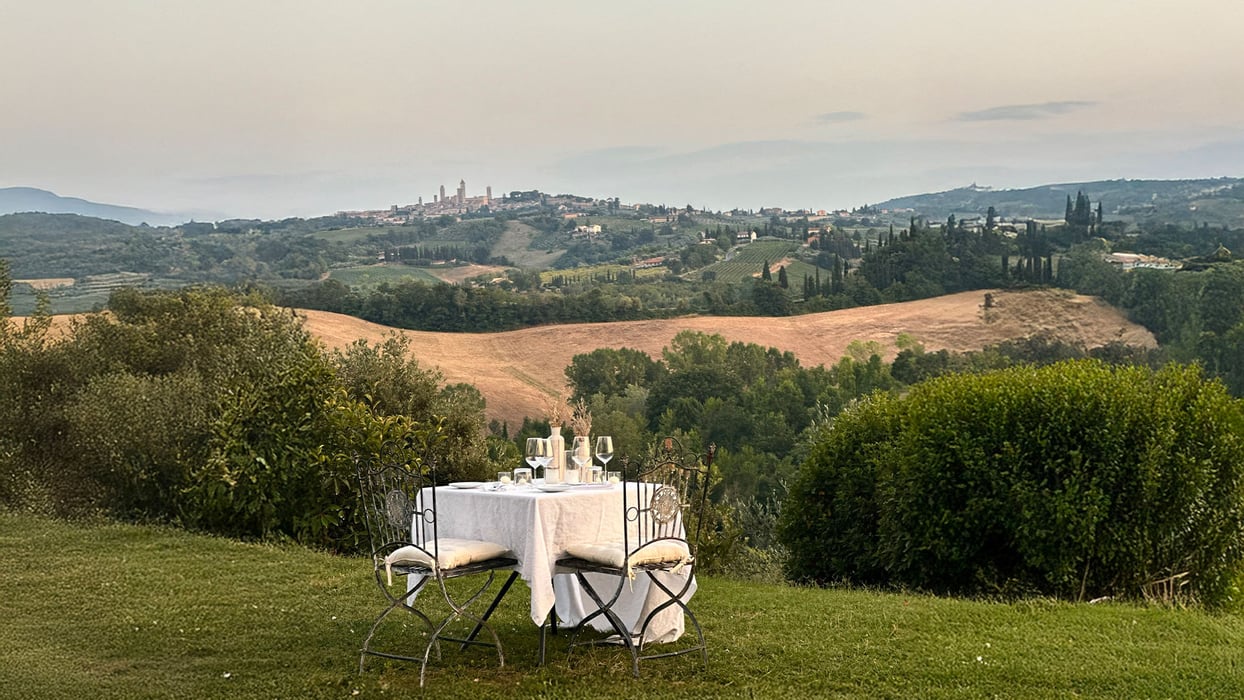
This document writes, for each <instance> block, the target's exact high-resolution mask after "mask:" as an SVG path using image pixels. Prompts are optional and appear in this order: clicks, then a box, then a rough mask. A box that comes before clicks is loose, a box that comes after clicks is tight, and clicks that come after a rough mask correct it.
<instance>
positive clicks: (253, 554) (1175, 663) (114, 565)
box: [0, 512, 1244, 700]
mask: <svg viewBox="0 0 1244 700" xmlns="http://www.w3.org/2000/svg"><path fill="white" fill-rule="evenodd" d="M0 562H3V565H4V575H3V576H0V599H2V600H3V601H4V611H5V615H4V624H3V625H0V688H2V689H3V690H0V695H2V696H4V697H11V698H49V699H57V698H73V699H75V700H76V699H79V698H172V697H178V698H183V697H184V698H349V697H364V698H367V697H379V696H384V697H414V696H416V695H418V694H419V692H420V691H419V668H418V666H417V665H414V664H407V663H401V662H392V663H388V662H385V661H383V660H380V659H373V660H370V661H369V662H368V666H367V670H366V671H365V672H364V673H363V674H361V675H360V674H359V673H358V649H359V645H360V643H361V642H362V639H363V636H364V635H365V634H366V630H367V628H368V626H369V625H370V623H371V620H372V618H373V617H374V616H375V615H376V614H377V613H378V612H379V611H380V609H381V608H382V606H383V603H384V602H385V601H384V600H383V599H382V598H381V595H380V591H379V590H378V589H377V587H376V584H375V580H374V579H373V578H372V573H371V565H370V562H367V561H365V560H363V559H361V558H347V557H337V556H332V555H329V554H325V553H320V552H312V551H308V550H305V549H302V548H299V547H295V546H291V545H260V544H242V543H238V542H234V541H231V540H227V539H224V538H220V537H207V536H202V535H192V534H189V533H186V532H183V531H179V530H174V529H169V528H153V527H138V526H132V525H120V524H109V523H97V524H84V523H66V522H62V521H56V520H49V519H46V518H42V517H35V516H30V515H17V514H12V513H5V512H0ZM425 595H426V594H425ZM528 596H529V592H528V590H527V588H526V586H525V585H523V584H522V583H521V582H520V583H519V584H517V585H516V586H515V587H514V589H513V590H512V591H511V592H510V595H509V596H508V597H507V598H506V599H505V600H504V601H503V602H502V604H501V607H500V608H498V610H497V613H496V614H495V615H494V616H493V618H492V623H493V625H494V628H495V629H496V632H497V634H498V636H500V638H501V643H502V644H503V645H504V649H505V658H506V664H505V666H504V667H498V665H497V663H496V656H495V655H494V656H492V657H491V658H490V657H489V656H488V655H487V653H485V652H484V651H483V650H479V649H472V650H471V651H468V652H465V653H464V652H460V651H459V650H458V649H457V647H456V646H454V645H444V646H443V659H442V660H440V661H435V660H434V661H433V663H432V664H431V665H430V666H429V670H428V687H427V691H426V692H427V693H428V695H429V696H435V697H446V698H524V697H549V698H594V699H601V700H604V699H607V698H627V699H628V700H635V699H636V698H648V697H657V698H661V697H678V698H800V699H803V698H825V697H840V698H881V697H886V698H990V697H1002V698H1018V699H1021V700H1022V699H1024V698H1042V699H1044V698H1050V697H1080V698H1234V697H1240V691H1241V688H1242V687H1244V685H1242V683H1244V617H1241V616H1240V615H1239V614H1232V613H1219V614H1209V613H1205V612H1201V611H1198V610H1186V609H1168V608H1161V607H1144V606H1138V605H1131V604H1122V603H1104V604H1098V605H1088V604H1081V605H1073V604H1068V603H1058V602H1052V601H1048V600H1026V601H1020V602H989V601H972V600H956V599H947V598H935V597H931V596H926V595H917V594H907V593H882V592H876V591H866V590H833V589H829V590H825V589H815V588H799V587H792V586H782V585H771V584H757V583H744V582H740V581H735V580H730V579H725V578H721V577H716V576H700V577H699V591H698V592H697V593H696V596H695V598H694V599H693V600H692V608H693V609H694V610H695V611H696V613H697V616H698V618H699V620H700V623H701V625H702V626H703V628H704V631H705V636H706V638H707V639H708V645H709V661H708V669H707V670H704V669H703V668H702V667H701V666H700V665H699V660H698V657H695V656H683V657H677V658H669V659H657V660H653V661H647V662H644V663H643V664H642V665H641V672H642V674H643V676H642V678H641V679H639V680H635V679H632V678H631V676H630V672H629V664H628V663H627V662H625V661H624V660H623V657H624V656H625V652H624V651H622V650H620V649H617V648H612V647H608V648H600V649H595V650H589V651H587V652H585V653H582V654H576V657H575V659H574V661H573V663H569V662H568V661H567V659H566V654H565V649H566V647H565V637H564V636H561V635H559V636H556V637H551V638H550V643H549V662H548V663H547V664H546V665H545V666H543V667H541V666H537V665H536V650H537V645H538V638H539V634H538V631H537V628H536V627H535V625H534V624H533V623H532V622H531V618H530V617H529V611H528V607H529V606H528ZM422 600H423V599H422V597H421V601H422ZM389 633H392V634H391V635H390V634H389ZM382 634H384V635H387V636H385V637H384V638H385V639H386V640H387V641H388V642H389V643H391V644H394V645H405V646H406V648H411V647H417V648H421V647H422V645H421V644H420V643H419V639H420V636H419V632H418V629H417V628H416V627H415V626H414V625H408V626H405V627H403V625H402V624H401V622H400V619H399V620H398V621H397V622H395V624H394V625H393V626H392V627H390V628H386V629H385V632H384V633H382ZM627 658H629V657H627Z"/></svg>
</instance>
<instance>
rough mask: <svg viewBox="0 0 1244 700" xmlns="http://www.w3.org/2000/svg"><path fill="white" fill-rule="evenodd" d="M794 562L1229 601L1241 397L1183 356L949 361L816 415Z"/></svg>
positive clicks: (916, 581) (796, 569)
mask: <svg viewBox="0 0 1244 700" xmlns="http://www.w3.org/2000/svg"><path fill="white" fill-rule="evenodd" d="M780 534H781V538H782V540H783V542H784V543H785V544H786V545H787V547H788V548H789V549H790V551H791V559H790V574H791V575H792V576H793V577H795V578H798V579H806V580H812V581H818V582H825V581H832V580H842V579H856V580H862V581H867V582H873V583H891V584H900V585H907V586H914V587H920V588H927V589H932V590H936V591H944V592H1008V591H1025V592H1034V593H1042V594H1048V595H1055V596H1059V597H1062V598H1070V599H1084V598H1092V597H1098V596H1106V595H1122V596H1138V595H1140V594H1141V592H1142V591H1144V590H1147V589H1148V587H1150V586H1151V585H1152V584H1153V583H1154V582H1157V581H1161V580H1165V579H1169V578H1170V577H1177V579H1178V580H1185V581H1187V582H1188V589H1187V590H1186V591H1184V592H1185V593H1187V594H1190V595H1192V596H1195V597H1197V598H1199V599H1200V600H1202V601H1204V602H1206V603H1209V604H1218V603H1223V602H1225V600H1226V598H1227V596H1228V595H1229V592H1230V590H1231V585H1232V578H1233V577H1234V576H1236V575H1238V574H1239V573H1240V571H1241V568H1242V566H1244V408H1242V406H1241V403H1240V402H1239V401H1237V400H1234V399H1232V398H1231V397H1230V396H1229V395H1228V394H1227V392H1226V391H1225V389H1224V388H1223V386H1222V385H1221V384H1220V383H1218V382H1210V381H1205V380H1204V379H1203V378H1202V376H1201V374H1200V372H1199V370H1198V369H1196V368H1192V367H1180V366H1174V365H1172V366H1168V367H1166V368H1165V369H1162V370H1160V371H1157V372H1154V371H1152V370H1149V369H1145V368H1139V367H1125V368H1112V367H1109V366H1106V365H1104V364H1102V363H1099V362H1096V361H1091V360H1081V361H1073V362H1065V363H1060V364H1055V365H1051V366H1049V367H1044V368H1040V369H1033V368H1031V367H1024V368H1014V369H1010V370H1005V371H1002V372H997V373H992V374H984V375H950V376H946V377H942V378H939V379H936V380H932V381H929V382H926V383H924V384H921V385H919V386H917V387H915V388H913V389H912V390H911V392H910V394H909V395H908V396H906V397H905V398H902V399H892V398H885V397H876V398H873V399H870V400H868V401H866V402H864V403H862V404H860V405H858V406H855V407H853V408H851V409H850V410H848V411H846V412H844V413H843V414H842V415H840V416H839V417H838V418H836V419H835V420H834V421H833V422H832V424H830V425H829V426H828V427H826V428H824V429H822V431H821V432H820V433H819V434H818V436H817V439H816V444H815V445H814V447H813V449H812V452H811V453H810V454H809V457H808V459H807V460H806V461H805V462H804V464H803V467H802V468H801V471H800V474H799V476H798V478H797V479H796V482H795V484H794V485H793V486H792V489H791V498H790V501H789V502H788V503H787V505H786V507H785V512H784V516H783V519H782V523H781V528H780Z"/></svg>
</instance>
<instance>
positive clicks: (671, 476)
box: [541, 438, 717, 678]
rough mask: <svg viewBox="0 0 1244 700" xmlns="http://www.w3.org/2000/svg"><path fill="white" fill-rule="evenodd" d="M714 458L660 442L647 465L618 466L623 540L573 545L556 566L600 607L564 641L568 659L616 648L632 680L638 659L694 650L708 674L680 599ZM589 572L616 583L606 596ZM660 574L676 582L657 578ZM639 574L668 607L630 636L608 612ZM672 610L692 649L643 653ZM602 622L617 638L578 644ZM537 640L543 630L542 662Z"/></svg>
mask: <svg viewBox="0 0 1244 700" xmlns="http://www.w3.org/2000/svg"><path fill="white" fill-rule="evenodd" d="M716 451H717V448H716V446H715V445H710V446H709V448H708V450H707V451H706V452H705V454H704V455H698V454H695V453H691V452H688V451H685V450H684V449H683V448H682V446H681V444H679V443H678V441H677V440H675V439H674V438H665V439H664V440H663V441H661V442H660V443H659V444H658V445H657V447H656V448H655V449H654V450H653V455H652V459H651V460H649V461H648V462H647V464H639V465H636V466H635V467H634V468H632V467H631V465H629V464H626V463H624V464H623V483H622V489H623V495H622V513H621V515H622V519H623V537H622V540H621V541H620V542H618V541H612V542H582V543H575V544H573V545H571V546H568V547H567V548H566V553H567V555H568V556H566V557H564V558H562V559H559V560H558V561H557V571H558V573H573V574H574V576H575V578H576V580H577V581H578V582H579V585H580V586H582V587H583V590H584V592H585V593H587V595H588V597H590V598H591V599H592V601H593V602H594V603H595V604H596V605H597V607H598V609H597V610H595V611H594V612H592V613H590V614H589V615H587V616H586V617H584V618H583V620H582V621H581V622H580V624H579V625H578V626H577V627H576V628H575V629H574V631H573V633H572V635H571V637H570V641H569V654H570V655H572V654H573V653H574V650H575V648H576V647H579V646H585V645H602V644H609V645H615V644H617V643H618V642H619V641H620V642H621V644H622V645H623V646H625V647H626V649H627V651H628V652H630V655H631V673H632V675H634V676H635V677H636V678H638V677H639V662H640V661H641V660H647V659H656V658H662V657H669V656H679V655H682V654H689V653H693V652H697V651H698V652H700V656H701V660H702V662H703V664H704V667H705V668H707V667H708V646H707V644H705V642H704V632H703V630H702V629H701V628H700V622H699V620H697V619H696V617H695V613H693V612H692V611H691V608H690V607H688V606H687V600H686V596H687V593H688V591H689V590H690V588H691V584H692V580H693V573H694V567H695V555H696V550H697V547H698V545H699V540H700V535H701V532H702V531H703V526H704V515H705V506H706V504H707V502H708V487H709V483H708V476H709V467H710V466H711V465H712V462H713V457H714V455H715V454H716ZM588 573H600V574H610V575H612V576H614V577H616V581H617V584H616V586H613V588H612V590H611V591H610V590H604V591H598V590H597V589H596V587H594V586H593V585H592V583H591V581H590V580H589V579H588V578H587V577H586V576H585V574H588ZM660 574H681V575H680V576H674V577H663V576H662V575H660ZM637 575H643V576H647V577H648V578H649V579H650V580H651V585H653V586H656V587H657V588H658V589H660V590H661V591H662V592H664V594H665V596H666V600H664V601H663V602H662V603H660V604H659V605H657V606H655V607H654V608H653V609H652V610H650V611H648V613H647V614H646V615H644V616H643V618H642V619H641V620H639V621H638V622H637V628H638V629H637V630H636V629H628V628H627V625H626V623H625V622H624V621H623V620H622V619H621V617H619V616H618V614H617V613H616V612H615V611H614V610H613V607H614V605H615V604H616V603H617V602H618V599H619V597H620V596H621V595H622V592H623V590H624V589H625V588H626V587H628V586H631V585H632V584H633V579H634V578H635V577H636V576H637ZM610 580H613V579H610ZM671 606H678V608H680V609H681V610H682V612H683V613H684V614H685V615H686V617H687V619H689V620H690V621H691V625H692V628H693V629H694V631H695V637H696V639H695V640H694V641H693V643H692V644H691V645H690V646H686V645H681V646H680V647H679V648H677V649H673V650H663V651H659V652H655V653H645V648H644V645H645V643H646V641H647V632H648V628H649V625H650V624H651V622H652V621H653V619H654V618H655V617H656V616H657V615H658V614H660V613H661V612H662V611H664V610H666V609H668V608H670V607H671ZM600 616H603V617H604V618H605V619H606V620H608V622H609V626H610V627H611V628H612V630H613V632H614V633H615V634H616V637H612V636H611V637H606V638H594V639H593V638H583V637H582V634H583V632H584V630H585V629H587V628H588V626H589V623H591V622H592V620H593V619H594V618H597V617H600ZM543 633H544V630H543V628H542V629H541V654H542V655H543V646H544V637H543ZM554 633H556V628H554Z"/></svg>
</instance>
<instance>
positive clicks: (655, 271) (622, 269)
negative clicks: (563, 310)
mask: <svg viewBox="0 0 1244 700" xmlns="http://www.w3.org/2000/svg"><path fill="white" fill-rule="evenodd" d="M634 272H635V276H636V277H639V278H641V279H643V278H645V277H664V276H665V275H666V273H668V272H669V268H668V267H665V266H664V265H662V266H660V267H647V268H644V269H642V270H635V271H634ZM606 274H611V275H613V276H614V277H615V278H616V277H618V276H619V275H624V274H625V275H629V274H631V267H630V266H629V265H617V264H602V265H584V266H581V267H575V268H571V269H569V270H544V271H542V272H541V273H540V282H541V284H549V283H550V282H552V281H553V279H554V278H555V277H561V278H563V279H565V280H566V282H567V283H568V284H576V283H580V282H590V281H592V280H594V279H597V278H598V277H599V278H603V277H604V276H605V275H606Z"/></svg>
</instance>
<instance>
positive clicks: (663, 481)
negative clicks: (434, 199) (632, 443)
mask: <svg viewBox="0 0 1244 700" xmlns="http://www.w3.org/2000/svg"><path fill="white" fill-rule="evenodd" d="M716 453H717V447H716V445H709V447H708V450H707V451H706V452H705V453H704V454H703V455H700V454H697V453H694V452H690V451H687V450H685V449H684V448H683V447H682V444H681V443H680V442H679V441H678V440H677V439H676V438H672V437H667V438H664V439H662V440H661V441H660V442H658V443H657V445H656V447H655V448H654V450H653V452H652V454H651V455H649V457H648V458H647V459H645V460H644V461H642V462H640V463H639V464H637V465H634V466H633V467H632V465H629V464H625V463H624V464H623V479H624V480H625V484H624V489H623V494H622V507H623V513H624V517H625V519H626V523H625V526H626V527H625V530H624V542H623V544H624V547H625V549H626V551H627V552H628V553H630V552H634V551H636V550H637V549H640V548H642V547H644V546H645V545H647V544H649V543H651V542H655V541H658V540H684V541H686V543H687V546H688V548H689V550H690V552H691V555H692V556H695V553H696V547H697V545H698V544H699V540H700V532H701V530H702V529H703V522H704V517H703V514H704V510H705V506H706V504H707V503H708V489H709V483H708V477H709V468H710V467H711V466H712V463H713V457H714V456H715V455H716Z"/></svg>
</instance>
